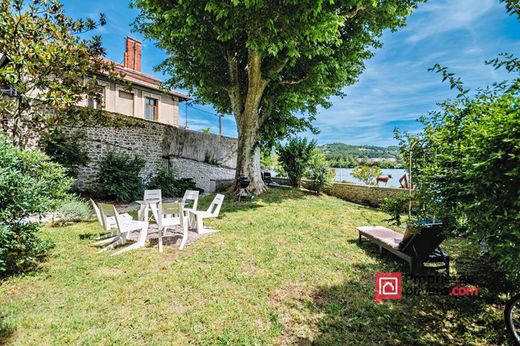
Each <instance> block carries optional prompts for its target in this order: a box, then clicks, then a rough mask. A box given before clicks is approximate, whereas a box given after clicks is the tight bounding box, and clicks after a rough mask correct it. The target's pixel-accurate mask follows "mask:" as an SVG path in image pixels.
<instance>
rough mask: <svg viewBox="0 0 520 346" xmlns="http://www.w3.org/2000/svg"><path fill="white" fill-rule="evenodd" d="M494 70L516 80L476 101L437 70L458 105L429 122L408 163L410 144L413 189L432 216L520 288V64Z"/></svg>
mask: <svg viewBox="0 0 520 346" xmlns="http://www.w3.org/2000/svg"><path fill="white" fill-rule="evenodd" d="M491 63H492V64H493V65H494V67H496V68H498V67H505V68H506V70H507V71H508V72H510V73H511V74H512V77H513V79H512V80H511V81H509V82H507V81H506V82H503V83H500V84H495V85H492V86H490V87H489V88H482V89H479V90H477V91H476V92H475V93H469V92H468V91H467V90H466V89H464V85H463V84H462V82H461V80H460V79H458V78H457V77H455V76H454V75H453V74H452V73H449V71H448V70H447V69H446V68H441V67H440V66H436V67H435V69H436V70H437V71H438V72H440V73H442V74H443V76H444V79H445V80H448V81H450V83H451V86H452V88H456V89H457V90H458V91H459V95H458V98H457V99H455V100H447V101H445V102H443V103H442V104H441V105H440V106H441V107H440V109H439V110H438V111H437V112H433V113H432V114H430V116H429V117H424V118H423V123H424V129H423V131H422V132H421V133H419V134H418V135H417V136H416V137H415V136H414V137H404V138H402V139H403V141H402V145H403V152H404V153H405V157H408V154H409V149H408V148H410V147H411V145H410V143H419V145H415V146H414V147H413V177H414V180H413V183H414V185H415V186H416V193H417V194H418V195H419V196H420V197H421V199H422V202H423V203H424V205H425V206H426V208H427V209H428V210H429V212H430V213H431V214H433V215H436V216H438V217H439V218H441V219H442V221H443V223H444V224H445V226H447V228H448V229H449V230H451V231H452V233H453V234H454V235H462V236H464V237H467V238H469V239H471V240H473V241H475V242H481V243H483V244H485V245H486V246H485V247H484V248H483V250H484V251H487V254H488V255H490V257H491V258H492V259H493V260H494V263H495V265H496V269H497V270H500V271H503V272H505V273H507V274H509V278H510V279H511V282H520V271H519V268H520V198H519V196H520V112H519V104H520V89H519V88H518V86H519V85H520V78H519V77H518V76H519V74H520V59H517V58H515V57H514V56H512V55H507V54H506V55H503V56H502V57H501V58H498V59H496V60H493V61H491ZM468 95H469V96H468Z"/></svg>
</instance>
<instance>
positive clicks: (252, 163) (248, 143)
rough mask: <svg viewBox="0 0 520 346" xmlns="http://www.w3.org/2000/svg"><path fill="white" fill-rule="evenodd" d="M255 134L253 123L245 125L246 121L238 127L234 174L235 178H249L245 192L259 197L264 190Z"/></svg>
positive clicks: (256, 130)
mask: <svg viewBox="0 0 520 346" xmlns="http://www.w3.org/2000/svg"><path fill="white" fill-rule="evenodd" d="M244 120H245V119H244ZM251 120H254V119H251ZM257 132H258V129H257V128H256V126H255V124H254V123H253V124H247V123H246V121H243V122H241V124H240V125H238V151H237V169H236V174H235V177H236V178H238V177H240V176H246V177H248V178H249V182H250V184H249V187H248V188H247V190H248V191H249V192H251V193H254V194H255V195H259V194H261V193H262V192H264V191H265V190H266V187H265V184H264V182H263V180H262V176H261V174H260V148H259V147H258V146H256V141H257Z"/></svg>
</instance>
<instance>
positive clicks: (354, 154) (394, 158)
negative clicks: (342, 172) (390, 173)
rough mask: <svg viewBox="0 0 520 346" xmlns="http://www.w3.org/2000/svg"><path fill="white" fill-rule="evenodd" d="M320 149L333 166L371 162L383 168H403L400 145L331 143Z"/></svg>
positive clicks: (348, 165)
mask: <svg viewBox="0 0 520 346" xmlns="http://www.w3.org/2000/svg"><path fill="white" fill-rule="evenodd" d="M320 149H322V150H323V152H324V153H325V154H326V156H327V159H328V160H329V162H330V163H331V166H333V167H338V168H352V167H355V166H357V165H359V164H360V163H369V164H375V165H378V166H381V167H382V168H402V163H401V158H400V155H399V147H398V146H389V147H380V146H375V145H351V144H345V143H331V144H325V145H322V146H320Z"/></svg>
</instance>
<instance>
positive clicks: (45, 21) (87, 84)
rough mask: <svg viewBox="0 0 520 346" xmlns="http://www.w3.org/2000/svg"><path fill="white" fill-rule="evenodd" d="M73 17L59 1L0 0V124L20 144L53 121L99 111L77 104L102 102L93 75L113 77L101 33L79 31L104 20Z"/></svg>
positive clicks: (82, 118)
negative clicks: (105, 56)
mask: <svg viewBox="0 0 520 346" xmlns="http://www.w3.org/2000/svg"><path fill="white" fill-rule="evenodd" d="M104 23H105V19H104V17H103V15H100V18H99V20H98V21H95V20H93V19H86V20H83V19H78V20H75V19H71V18H69V17H67V16H66V15H65V13H64V10H63V5H62V4H61V3H60V2H59V1H57V0H34V1H28V0H25V1H24V0H2V1H1V2H0V89H2V93H3V94H4V95H6V94H7V95H8V96H7V97H5V96H4V97H1V98H0V123H1V124H0V126H1V127H0V128H1V129H2V131H3V132H4V133H6V134H7V135H8V136H9V138H10V139H11V141H12V142H13V143H14V144H15V145H17V146H19V147H22V148H23V147H26V146H27V145H33V144H35V142H36V139H37V137H38V136H39V135H40V134H41V133H42V132H45V131H46V130H48V129H49V128H52V127H54V126H56V125H65V124H72V123H79V122H84V121H85V120H86V119H89V118H91V117H93V116H96V115H100V114H101V112H100V111H96V110H93V109H89V108H78V107H77V105H78V103H79V102H80V101H81V100H83V99H85V98H91V99H96V100H97V102H101V100H100V95H99V88H98V85H97V81H96V80H97V78H98V77H99V76H100V75H103V76H104V78H106V77H107V76H108V77H111V78H115V77H116V76H115V74H114V73H113V72H112V69H111V65H109V64H108V63H107V62H106V60H104V59H102V55H104V50H103V48H102V46H101V41H100V37H99V36H93V37H92V38H91V39H82V38H81V37H80V36H81V34H84V33H86V32H89V31H91V30H93V29H95V28H96V26H97V25H104Z"/></svg>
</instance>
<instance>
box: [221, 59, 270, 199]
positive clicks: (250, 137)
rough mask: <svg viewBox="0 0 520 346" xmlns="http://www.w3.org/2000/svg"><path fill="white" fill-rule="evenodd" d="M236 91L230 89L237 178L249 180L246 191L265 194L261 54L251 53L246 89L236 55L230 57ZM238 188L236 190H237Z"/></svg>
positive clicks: (263, 86)
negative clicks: (242, 177) (234, 132)
mask: <svg viewBox="0 0 520 346" xmlns="http://www.w3.org/2000/svg"><path fill="white" fill-rule="evenodd" d="M228 64H229V72H230V77H231V80H232V81H233V84H234V85H233V87H232V88H230V89H229V97H230V100H231V104H232V108H233V113H234V114H235V120H236V122H237V128H238V150H237V168H236V174H235V177H236V178H238V177H241V176H245V177H248V178H249V182H250V183H249V187H248V188H247V190H248V191H249V192H251V193H254V194H256V195H259V194H261V193H262V192H264V191H265V190H266V187H265V184H264V182H263V180H262V176H261V174H260V148H259V147H258V146H257V142H258V135H259V132H260V125H261V123H260V118H259V114H258V113H259V107H260V101H261V100H262V96H263V94H264V90H265V87H266V85H267V82H266V81H265V80H264V79H263V78H262V68H261V64H262V57H261V55H260V53H258V52H256V51H254V50H251V49H250V50H249V51H248V66H247V68H246V71H247V87H246V88H245V90H243V89H242V87H241V85H240V78H239V73H240V71H239V69H238V65H237V61H236V59H235V56H234V55H233V54H229V55H228ZM235 188H236V186H235Z"/></svg>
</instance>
